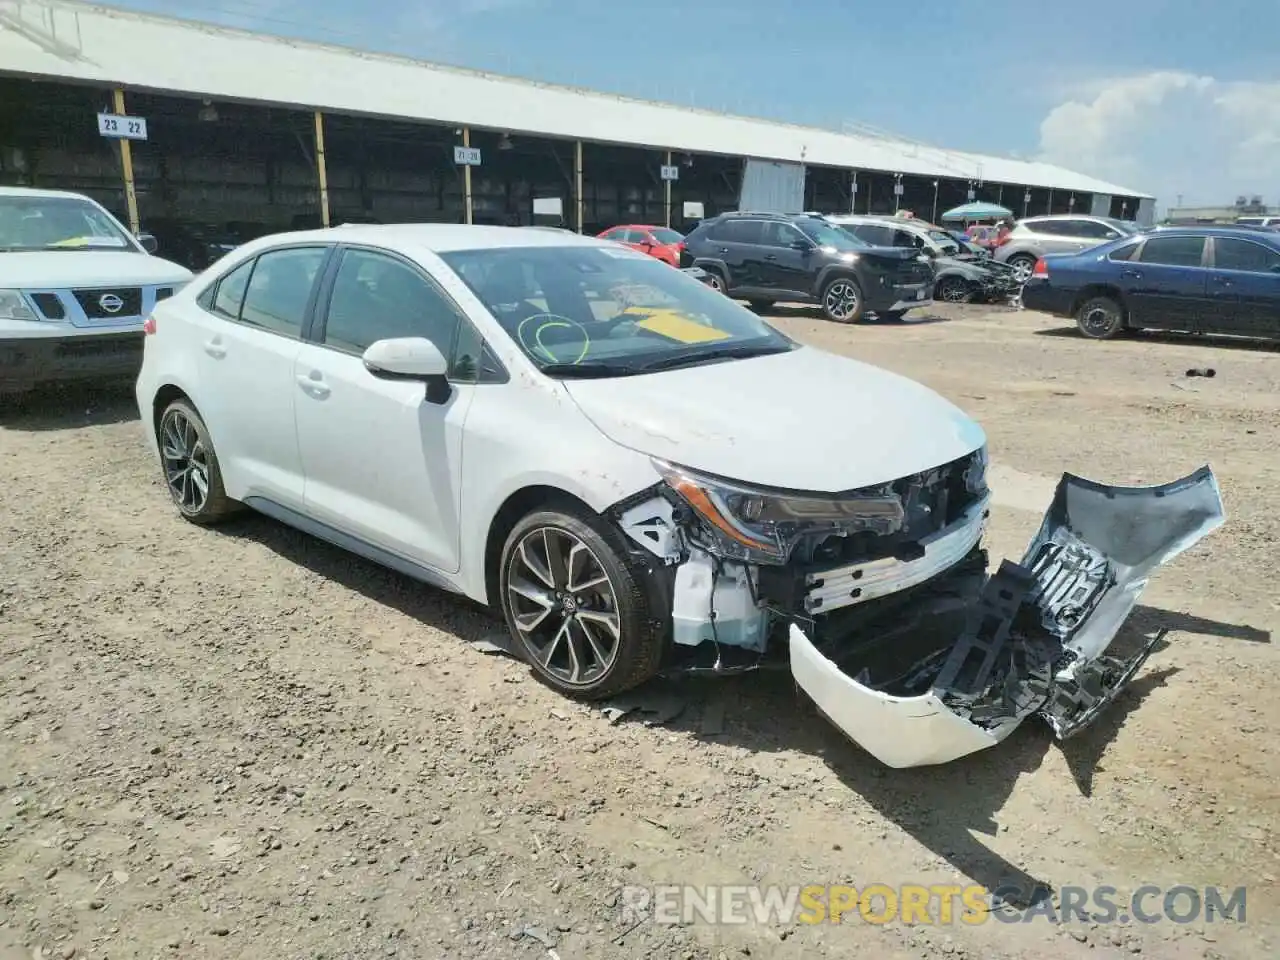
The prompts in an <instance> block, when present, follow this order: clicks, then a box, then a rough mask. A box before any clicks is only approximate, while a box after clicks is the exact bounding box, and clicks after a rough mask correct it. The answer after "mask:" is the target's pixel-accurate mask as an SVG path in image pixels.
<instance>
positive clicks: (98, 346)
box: [57, 335, 142, 360]
mask: <svg viewBox="0 0 1280 960" xmlns="http://www.w3.org/2000/svg"><path fill="white" fill-rule="evenodd" d="M141 353H142V337H141V335H139V336H130V337H114V336H112V337H101V336H99V337H81V338H77V339H73V340H67V341H65V342H64V343H60V344H58V349H57V356H58V357H59V358H61V359H64V360H84V359H88V358H90V357H99V358H105V357H127V356H132V355H134V354H138V355H141Z"/></svg>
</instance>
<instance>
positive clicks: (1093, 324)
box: [1080, 307, 1115, 337]
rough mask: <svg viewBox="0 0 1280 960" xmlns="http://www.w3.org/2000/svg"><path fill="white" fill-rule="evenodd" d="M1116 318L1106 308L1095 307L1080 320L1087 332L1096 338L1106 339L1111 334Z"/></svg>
mask: <svg viewBox="0 0 1280 960" xmlns="http://www.w3.org/2000/svg"><path fill="white" fill-rule="evenodd" d="M1114 324H1115V317H1114V316H1112V314H1111V311H1110V310H1108V309H1107V308H1106V307H1093V308H1092V309H1090V310H1088V311H1086V312H1085V313H1084V315H1083V316H1082V317H1081V318H1080V325H1081V326H1082V327H1084V328H1085V332H1086V333H1088V334H1089V335H1090V336H1094V337H1105V336H1106V335H1107V334H1108V333H1110V332H1111V328H1112V326H1114Z"/></svg>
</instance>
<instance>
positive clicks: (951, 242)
mask: <svg viewBox="0 0 1280 960" xmlns="http://www.w3.org/2000/svg"><path fill="white" fill-rule="evenodd" d="M929 239H930V240H932V241H933V242H934V243H935V244H937V246H938V249H939V250H941V251H942V252H943V253H945V254H948V255H950V254H955V253H960V252H961V251H962V250H963V247H961V246H960V244H959V243H957V242H956V238H955V237H953V236H951V234H949V233H944V232H943V231H941V230H930V231H929Z"/></svg>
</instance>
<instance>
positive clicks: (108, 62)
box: [0, 0, 1149, 198]
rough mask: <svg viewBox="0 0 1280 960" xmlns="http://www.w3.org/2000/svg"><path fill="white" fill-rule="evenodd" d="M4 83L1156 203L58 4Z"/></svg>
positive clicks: (865, 142)
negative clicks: (18, 79) (176, 97)
mask: <svg viewBox="0 0 1280 960" xmlns="http://www.w3.org/2000/svg"><path fill="white" fill-rule="evenodd" d="M0 72H3V73H8V74H17V75H22V76H30V77H45V78H51V79H71V80H79V81H88V82H93V83H104V84H114V85H121V86H125V87H136V88H143V89H148V90H153V91H158V92H173V93H183V94H189V95H195V96H200V97H208V98H210V99H224V100H241V101H246V102H256V103H270V104H278V105H287V106H298V107H306V108H311V109H320V110H326V111H333V112H338V113H351V114H363V115H370V116H381V117H389V118H402V119H411V120H423V121H430V122H434V123H444V124H454V125H458V126H462V125H469V126H473V127H481V128H486V129H491V130H498V131H505V132H509V133H513V134H515V133H525V134H530V135H541V136H550V137H563V138H567V139H581V140H589V141H595V142H603V143H617V144H626V145H628V146H647V147H651V148H657V149H670V150H677V151H687V152H691V153H713V154H724V155H729V156H742V157H755V158H760V159H767V160H784V161H791V162H799V161H804V162H806V163H810V164H818V165H824V166H832V167H845V168H849V169H857V170H877V171H884V172H888V173H902V174H911V175H917V176H926V177H954V178H959V179H982V180H985V181H988V182H991V183H1013V184H1025V185H1028V186H1036V187H1049V188H1052V189H1054V190H1066V191H1079V192H1081V193H1105V194H1111V195H1113V196H1129V197H1139V198H1146V197H1148V196H1149V195H1148V194H1144V193H1141V192H1139V191H1135V190H1132V189H1129V188H1126V187H1122V186H1118V185H1116V184H1112V183H1106V182H1104V181H1102V180H1097V179H1095V178H1093V177H1087V176H1084V175H1082V174H1077V173H1073V172H1071V171H1069V170H1064V169H1062V168H1061V167H1057V166H1053V165H1051V164H1046V163H1038V162H1029V161H1023V160H1013V159H1009V158H1006V157H993V156H983V155H981V154H974V153H962V152H957V151H950V150H944V149H941V148H937V147H929V146H925V145H921V144H915V143H911V142H907V141H900V140H894V139H891V138H887V137H877V136H870V135H861V134H850V133H837V132H835V131H832V130H823V129H819V128H815V127H802V126H798V125H794V124H786V123H778V122H774V121H769V120H759V119H752V118H748V117H739V116H733V115H728V114H721V113H713V112H711V111H707V110H697V109H693V108H690V107H682V106H675V105H671V104H663V103H656V102H651V101H646V100H637V99H631V98H626V97H620V96H613V95H610V94H604V93H598V92H594V91H590V90H583V89H577V88H573V87H562V86H555V85H552V84H547V83H539V82H535V81H530V80H519V79H514V78H510V77H502V76H498V75H495V74H490V73H481V72H478V71H474V70H464V69H460V68H457V67H447V66H441V65H439V64H432V63H426V62H423V61H418V60H411V59H408V58H404V57H396V56H390V55H386V54H376V53H367V52H363V51H359V50H353V49H349V48H346V47H339V46H332V45H328V44H319V43H312V42H307V41H300V40H291V39H285V38H281V37H274V36H269V35H266V34H258V33H251V32H248V31H243V30H233V29H228V28H224V27H216V26H212V25H208V24H202V23H195V22H192V21H186V20H176V19H171V18H167V17H158V16H154V15H149V14H140V13H134V12H126V11H123V10H116V9H112V8H108V7H100V6H94V5H90V4H85V3H79V2H76V3H67V2H63V0H23V2H22V3H19V4H17V5H7V6H6V8H4V9H0Z"/></svg>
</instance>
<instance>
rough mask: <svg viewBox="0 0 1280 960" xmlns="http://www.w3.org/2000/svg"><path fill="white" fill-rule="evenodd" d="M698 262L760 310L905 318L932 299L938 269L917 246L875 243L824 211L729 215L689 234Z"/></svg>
mask: <svg viewBox="0 0 1280 960" xmlns="http://www.w3.org/2000/svg"><path fill="white" fill-rule="evenodd" d="M685 254H686V256H687V259H688V262H689V263H690V264H691V265H693V266H699V267H702V269H704V270H706V271H707V273H709V274H710V275H711V282H712V283H713V284H716V285H718V286H719V288H720V289H721V290H723V291H724V292H725V293H727V294H728V295H729V296H730V297H734V298H737V299H740V300H748V301H750V303H751V305H752V307H754V308H755V309H757V310H767V309H769V308H770V307H772V306H773V304H775V303H777V302H779V301H784V302H788V303H816V304H818V305H819V306H820V307H821V308H822V312H823V314H824V315H825V316H826V317H827V319H829V320H834V321H836V322H837V323H856V322H858V321H859V320H861V319H862V318H863V317H864V316H865V315H866V314H868V313H874V314H875V315H876V316H877V317H879V318H880V319H882V320H884V319H889V320H895V319H899V318H901V317H902V316H903V314H905V313H906V312H907V311H908V310H910V309H912V308H914V307H922V306H928V305H929V303H931V302H932V289H933V268H932V267H931V266H930V264H929V259H928V257H926V256H924V255H923V254H921V253H920V251H918V250H910V249H903V248H895V247H873V246H871V245H869V244H866V243H863V242H862V241H861V240H859V239H857V238H856V237H854V236H852V235H851V234H849V233H847V232H846V231H844V230H841V229H840V228H839V227H838V226H836V225H835V224H834V223H832V222H830V221H829V220H828V219H826V218H825V217H822V216H820V215H818V214H808V213H806V214H780V213H724V214H721V215H720V216H718V217H714V218H712V219H710V220H704V221H703V222H702V223H701V224H699V226H698V227H697V229H695V230H694V231H693V232H692V233H690V234H689V235H688V236H687V237H685Z"/></svg>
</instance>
